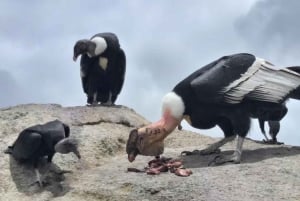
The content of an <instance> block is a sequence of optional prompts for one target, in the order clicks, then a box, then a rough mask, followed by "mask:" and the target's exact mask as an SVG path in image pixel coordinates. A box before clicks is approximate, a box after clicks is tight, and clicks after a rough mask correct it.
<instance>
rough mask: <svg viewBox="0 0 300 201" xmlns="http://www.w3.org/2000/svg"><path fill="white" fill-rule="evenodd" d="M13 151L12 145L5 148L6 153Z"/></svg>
mask: <svg viewBox="0 0 300 201" xmlns="http://www.w3.org/2000/svg"><path fill="white" fill-rule="evenodd" d="M12 152H13V147H12V146H8V147H7V149H5V150H4V153H5V154H12Z"/></svg>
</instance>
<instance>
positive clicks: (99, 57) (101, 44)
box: [73, 33, 126, 105]
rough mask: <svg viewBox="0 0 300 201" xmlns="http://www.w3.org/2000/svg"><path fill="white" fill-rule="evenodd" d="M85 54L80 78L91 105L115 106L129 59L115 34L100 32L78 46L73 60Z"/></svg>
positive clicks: (81, 63)
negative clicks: (127, 59)
mask: <svg viewBox="0 0 300 201" xmlns="http://www.w3.org/2000/svg"><path fill="white" fill-rule="evenodd" d="M79 55H81V61H80V67H81V69H80V76H81V81H82V87H83V91H84V93H86V95H87V103H88V105H97V104H98V103H99V102H100V103H101V104H103V105H113V104H114V103H115V101H116V99H117V97H118V95H119V93H120V92H121V89H122V87H123V83H124V79H125V71H126V57H125V53H124V51H123V50H122V49H121V48H120V44H119V40H118V38H117V36H116V35H115V34H113V33H99V34H96V35H94V36H93V37H92V38H91V39H89V40H88V39H83V40H79V41H77V42H76V44H75V46H74V55H73V60H74V61H76V60H77V58H78V56H79Z"/></svg>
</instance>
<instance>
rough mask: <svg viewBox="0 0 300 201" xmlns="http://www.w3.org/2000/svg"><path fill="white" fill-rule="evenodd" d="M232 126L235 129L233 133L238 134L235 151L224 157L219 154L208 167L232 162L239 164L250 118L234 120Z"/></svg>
mask: <svg viewBox="0 0 300 201" xmlns="http://www.w3.org/2000/svg"><path fill="white" fill-rule="evenodd" d="M233 126H234V128H235V129H234V131H236V132H237V133H238V138H237V144H236V149H235V151H234V152H233V154H232V155H224V154H222V155H221V154H220V155H218V156H216V157H215V158H214V159H213V160H212V161H211V162H210V163H209V165H210V164H217V165H221V164H224V163H227V162H232V163H240V162H241V156H242V148H243V143H244V139H245V136H246V135H247V133H248V131H249V129H250V118H248V117H244V118H242V117H240V118H239V119H236V121H235V122H234V125H233Z"/></svg>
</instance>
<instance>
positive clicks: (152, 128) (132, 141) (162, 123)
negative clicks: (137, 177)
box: [126, 112, 180, 162]
mask: <svg viewBox="0 0 300 201" xmlns="http://www.w3.org/2000/svg"><path fill="white" fill-rule="evenodd" d="M179 123H180V120H178V119H176V118H174V117H172V116H171V115H170V114H169V113H168V112H167V113H165V114H164V115H163V117H162V119H161V120H159V121H158V122H155V123H152V124H150V125H147V126H144V127H142V128H139V129H134V130H132V131H131V132H130V134H129V138H128V141H127V145H126V152H127V154H128V160H129V162H133V161H134V160H135V158H136V156H137V155H138V154H141V155H144V156H159V155H161V154H162V153H163V151H164V139H165V138H166V137H167V136H168V135H169V134H170V133H171V132H172V131H173V130H174V129H175V128H176V127H177V126H178V124H179Z"/></svg>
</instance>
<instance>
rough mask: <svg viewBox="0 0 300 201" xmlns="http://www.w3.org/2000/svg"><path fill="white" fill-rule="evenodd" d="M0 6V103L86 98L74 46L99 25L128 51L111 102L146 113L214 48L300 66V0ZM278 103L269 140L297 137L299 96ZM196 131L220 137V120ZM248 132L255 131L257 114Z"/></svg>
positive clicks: (217, 52) (211, 56) (156, 111)
mask: <svg viewBox="0 0 300 201" xmlns="http://www.w3.org/2000/svg"><path fill="white" fill-rule="evenodd" d="M0 8H1V12H0V27H1V29H0V57H1V64H0V92H1V93H0V107H7V106H13V105H16V104H21V103H22V104H23V103H58V104H61V105H63V106H75V105H85V103H86V98H85V94H84V93H83V91H82V87H81V81H80V75H79V62H77V63H74V62H73V60H72V56H73V55H72V54H73V46H74V44H75V42H76V41H77V40H79V39H83V38H90V37H91V36H92V35H94V34H96V33H100V32H114V33H115V34H117V36H118V37H119V40H120V43H121V47H122V48H123V49H124V51H125V53H126V57H127V72H126V78H125V84H124V87H123V90H122V92H121V94H120V96H119V98H118V100H117V102H116V103H117V104H122V105H126V106H128V107H131V108H133V109H134V110H135V111H137V112H138V113H140V114H142V115H143V116H144V117H146V118H147V119H148V120H150V121H156V120H158V119H159V118H160V108H161V98H162V97H163V95H164V94H165V93H167V92H168V91H170V90H172V88H173V87H174V86H175V85H176V84H177V83H178V82H179V81H180V80H182V79H183V78H185V77H186V76H187V75H189V74H190V73H192V72H193V71H195V70H196V69H198V68H200V67H202V66H204V65H206V64H207V63H209V62H211V61H213V60H215V59H217V58H219V57H221V56H223V55H228V54H233V53H238V52H249V53H253V54H255V55H256V56H258V57H262V58H265V59H267V60H269V61H271V62H272V63H274V64H276V65H278V66H290V65H300V42H299V37H300V21H299V19H300V12H299V9H300V1H299V0H289V1H286V0H243V1H236V0H226V1H224V0H210V1H205V0H189V1H179V0H164V1H160V0H153V1H147V0H130V1H121V0H119V1H117V0H115V1H112V0H94V1H79V0H77V1H76V0H60V1H53V0H48V1H47V0H45V1H34V0H32V1H30V0H28V1H18V3H16V1H11V0H7V1H6V0H2V1H0ZM287 105H288V108H289V112H288V114H287V115H286V117H285V118H284V120H283V121H282V128H281V131H280V133H279V135H278V139H279V140H280V141H283V142H285V143H286V144H293V145H300V133H299V130H298V127H297V124H298V122H299V118H300V102H297V101H289V102H288V104H287ZM184 128H186V129H190V128H189V127H188V126H187V125H186V124H184ZM197 132H199V133H202V134H206V135H209V136H214V137H215V136H218V137H221V136H223V133H222V132H221V130H219V129H211V130H199V131H197ZM249 137H251V138H255V139H262V138H263V136H262V135H261V134H260V131H259V129H258V125H257V123H254V124H253V125H252V129H251V131H250V133H249Z"/></svg>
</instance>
